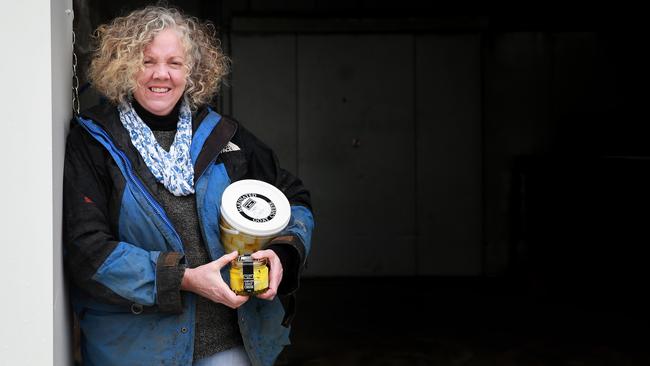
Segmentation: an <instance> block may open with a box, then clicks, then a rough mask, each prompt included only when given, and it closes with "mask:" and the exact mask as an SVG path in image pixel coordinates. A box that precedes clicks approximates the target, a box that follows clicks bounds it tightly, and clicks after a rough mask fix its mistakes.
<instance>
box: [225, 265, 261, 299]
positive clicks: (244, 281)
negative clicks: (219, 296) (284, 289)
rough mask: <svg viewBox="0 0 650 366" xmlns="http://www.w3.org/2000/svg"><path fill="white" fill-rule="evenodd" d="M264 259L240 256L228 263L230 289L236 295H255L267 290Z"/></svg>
mask: <svg viewBox="0 0 650 366" xmlns="http://www.w3.org/2000/svg"><path fill="white" fill-rule="evenodd" d="M266 263H267V262H266V258H262V259H253V257H251V256H250V255H240V256H238V257H237V259H235V260H233V261H232V262H231V263H230V288H231V289H232V290H233V292H234V293H236V294H237V295H247V296H248V295H256V294H261V293H262V292H264V291H266V290H268V289H269V267H268V266H267V265H266Z"/></svg>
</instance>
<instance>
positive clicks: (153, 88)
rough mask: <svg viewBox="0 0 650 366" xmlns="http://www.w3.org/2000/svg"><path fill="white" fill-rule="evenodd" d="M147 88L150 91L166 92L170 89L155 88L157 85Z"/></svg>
mask: <svg viewBox="0 0 650 366" xmlns="http://www.w3.org/2000/svg"><path fill="white" fill-rule="evenodd" d="M149 90H151V91H152V92H154V93H167V92H168V91H170V90H171V89H170V88H157V87H151V88H149Z"/></svg>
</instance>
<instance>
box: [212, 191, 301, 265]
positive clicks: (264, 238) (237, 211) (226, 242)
mask: <svg viewBox="0 0 650 366" xmlns="http://www.w3.org/2000/svg"><path fill="white" fill-rule="evenodd" d="M220 211H221V216H220V218H219V228H220V230H221V235H220V237H221V243H222V244H223V247H224V249H225V250H226V253H231V252H233V251H235V250H236V251H238V252H239V254H240V255H241V254H251V253H254V252H256V251H258V250H260V249H261V248H262V247H264V245H265V244H266V243H268V242H269V241H270V240H271V239H272V238H273V237H274V236H276V235H277V234H278V233H280V232H281V231H282V230H283V229H284V228H285V227H286V226H287V224H288V223H289V219H290V218H291V207H290V205H289V200H287V197H285V195H284V194H283V193H282V192H281V191H280V190H279V189H277V188H276V187H274V186H272V185H270V184H268V183H266V182H263V181H261V180H254V179H245V180H240V181H237V182H234V183H232V184H231V185H229V186H228V187H226V189H225V190H224V192H223V196H222V197H221V208H220Z"/></svg>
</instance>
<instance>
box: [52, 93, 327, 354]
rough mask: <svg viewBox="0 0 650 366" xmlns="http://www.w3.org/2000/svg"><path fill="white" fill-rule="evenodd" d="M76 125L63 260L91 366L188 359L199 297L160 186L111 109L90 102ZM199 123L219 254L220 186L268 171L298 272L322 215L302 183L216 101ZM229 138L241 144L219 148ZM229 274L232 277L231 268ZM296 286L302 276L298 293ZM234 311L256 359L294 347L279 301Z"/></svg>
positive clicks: (202, 180) (198, 144)
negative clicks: (286, 211)
mask: <svg viewBox="0 0 650 366" xmlns="http://www.w3.org/2000/svg"><path fill="white" fill-rule="evenodd" d="M76 122H77V123H76V124H73V126H72V127H71V131H70V134H69V136H68V141H67V146H66V162H65V173H64V245H65V248H64V258H65V264H66V269H67V273H68V276H69V277H70V278H71V280H72V289H71V299H72V304H73V308H74V310H75V312H76V313H77V315H78V317H79V319H80V328H81V334H82V355H83V359H84V364H86V365H191V364H192V354H193V345H194V324H195V302H196V298H195V296H196V295H194V294H192V293H189V292H185V291H180V279H181V278H182V270H183V268H184V267H183V265H184V258H183V244H182V242H181V239H180V237H179V235H178V234H177V232H176V231H175V229H174V227H173V225H172V223H171V221H170V220H169V219H168V218H167V216H166V215H165V212H164V210H163V209H162V208H161V206H160V205H159V204H158V202H157V200H156V191H157V189H159V187H158V186H159V185H158V184H156V182H155V180H154V178H153V176H152V175H151V174H150V173H149V171H148V169H147V167H146V165H145V164H144V162H143V161H142V159H141V158H140V156H139V154H138V152H137V150H135V148H134V147H133V146H132V144H130V139H129V136H128V134H127V133H126V131H125V130H124V129H123V128H122V126H121V123H120V121H119V116H118V114H117V111H116V109H115V107H114V106H110V105H106V106H100V107H96V108H94V109H91V110H90V111H87V112H85V113H83V114H82V115H81V116H80V117H79V118H78V119H77V120H76ZM193 130H194V131H193V137H192V146H191V157H192V161H193V163H194V167H195V191H196V193H195V197H196V202H197V210H198V217H199V222H200V226H201V233H202V235H203V239H204V243H205V244H206V246H207V249H208V252H209V254H210V256H211V258H212V259H213V260H214V259H217V258H219V257H221V256H222V255H223V254H225V253H224V249H223V246H222V245H221V243H220V241H219V225H218V222H219V207H220V202H221V195H222V193H223V190H224V189H225V188H226V186H228V185H229V184H230V183H231V182H233V181H236V180H240V179H260V180H264V181H267V182H269V183H271V184H274V185H275V186H276V187H278V188H279V189H280V190H282V191H283V192H284V193H285V195H287V197H288V198H289V201H290V203H291V212H292V218H291V221H290V223H289V226H288V227H287V228H286V229H285V231H284V232H283V233H281V234H280V235H278V237H277V238H275V239H274V240H273V241H272V242H271V243H270V244H284V245H288V246H289V247H291V248H293V249H295V251H296V253H297V255H298V257H299V258H300V260H299V266H300V269H299V270H300V271H301V270H302V268H303V267H304V264H305V259H306V256H307V253H308V252H309V249H310V242H311V232H312V228H313V225H314V222H313V217H312V213H311V208H310V207H311V206H310V199H309V193H308V192H307V191H306V190H305V189H304V187H303V186H302V183H301V182H300V180H299V179H297V178H295V177H293V176H292V175H291V174H289V173H288V172H286V171H284V170H282V169H280V168H279V166H278V164H277V159H276V158H275V155H274V154H273V152H272V151H271V150H270V149H269V148H268V147H266V146H265V145H264V144H263V143H261V142H260V141H259V140H257V139H256V138H255V137H254V136H253V135H252V134H250V133H249V132H248V131H246V130H245V129H243V128H242V127H241V126H239V125H238V123H237V122H235V121H234V120H231V119H229V118H226V117H222V116H220V115H219V114H217V113H215V112H214V111H212V110H210V109H209V108H206V109H204V110H202V111H200V112H199V113H197V114H196V115H195V116H194V122H193ZM228 142H232V143H234V144H235V145H237V146H238V147H240V150H235V151H228V152H222V150H223V148H224V147H225V146H226V145H227V144H228ZM222 276H223V277H224V280H225V281H228V271H227V267H225V268H224V269H223V270H222ZM296 289H297V283H296V284H295V285H293V288H292V289H290V292H293V291H295V290H296ZM237 313H238V321H239V327H240V331H241V334H242V338H243V341H244V346H245V348H246V351H247V353H248V355H249V358H250V359H251V361H252V363H253V365H271V364H273V363H274V362H275V359H276V358H277V356H278V354H279V353H280V351H281V350H282V349H283V347H284V346H285V345H288V344H289V330H290V329H289V327H285V326H283V325H282V322H283V318H284V316H285V311H284V308H283V306H282V304H281V302H280V300H279V299H278V298H277V297H276V299H275V300H273V301H266V300H261V299H258V298H255V297H252V298H251V299H250V300H249V301H247V302H246V303H245V304H244V305H243V306H242V307H240V308H239V309H238V310H237ZM216 326H218V325H216Z"/></svg>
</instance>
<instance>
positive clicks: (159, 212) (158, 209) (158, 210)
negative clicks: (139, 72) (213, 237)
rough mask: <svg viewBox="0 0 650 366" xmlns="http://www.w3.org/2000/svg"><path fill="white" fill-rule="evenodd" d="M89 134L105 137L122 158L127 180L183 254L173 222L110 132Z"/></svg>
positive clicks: (181, 244) (180, 241) (181, 242)
mask: <svg viewBox="0 0 650 366" xmlns="http://www.w3.org/2000/svg"><path fill="white" fill-rule="evenodd" d="M82 125H83V126H84V127H85V123H83V124H82ZM86 129H87V130H89V129H88V128H86ZM89 132H90V133H91V134H92V133H98V134H100V135H103V136H102V137H103V138H105V139H106V140H107V142H109V143H110V144H111V145H112V147H113V148H114V149H115V151H116V152H117V154H118V155H119V156H120V158H121V159H122V161H123V162H124V165H125V167H126V171H127V173H128V174H127V175H128V176H127V177H126V178H127V179H130V180H131V182H132V183H134V184H135V186H136V187H138V189H139V190H140V192H141V193H142V194H143V196H144V198H145V199H146V200H147V202H148V203H149V204H150V205H151V207H153V209H154V212H155V213H156V215H157V216H158V218H160V219H161V220H162V222H163V223H164V224H165V225H166V226H167V228H168V229H169V230H170V231H171V232H172V233H173V234H174V236H175V237H176V239H177V240H178V243H179V244H180V248H177V249H178V250H179V251H180V252H181V253H183V241H182V240H181V237H180V235H178V233H177V232H176V229H174V226H173V225H172V224H171V222H169V219H167V216H166V215H165V214H164V213H163V210H162V207H160V205H159V204H158V203H157V202H156V200H155V199H154V198H153V197H152V196H151V193H149V191H148V190H147V188H146V187H144V185H143V184H142V182H141V181H140V179H139V178H138V177H137V176H136V175H135V173H134V172H133V167H132V166H131V162H130V161H129V160H128V158H127V157H126V154H124V152H123V151H122V150H120V149H118V148H117V147H116V146H115V145H113V144H112V142H111V141H113V139H112V138H111V137H110V135H109V134H108V132H106V131H104V130H103V129H100V130H99V131H95V132H94V131H89Z"/></svg>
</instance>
